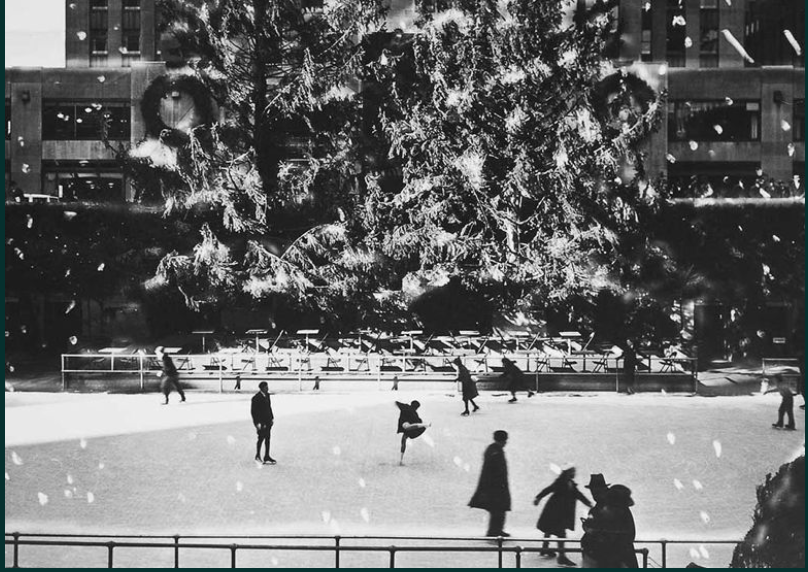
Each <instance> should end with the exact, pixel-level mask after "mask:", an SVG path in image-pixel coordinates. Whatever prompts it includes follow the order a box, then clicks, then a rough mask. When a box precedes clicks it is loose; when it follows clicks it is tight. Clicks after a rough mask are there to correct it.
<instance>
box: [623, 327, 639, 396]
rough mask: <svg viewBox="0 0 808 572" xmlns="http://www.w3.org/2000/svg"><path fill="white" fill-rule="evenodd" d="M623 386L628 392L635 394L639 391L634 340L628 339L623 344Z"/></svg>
mask: <svg viewBox="0 0 808 572" xmlns="http://www.w3.org/2000/svg"><path fill="white" fill-rule="evenodd" d="M622 349H623V387H624V388H625V391H626V393H628V394H629V395H634V394H635V393H636V392H637V386H636V379H635V378H636V374H637V352H636V350H635V349H634V342H633V341H631V340H626V343H625V344H624V345H623V348H622Z"/></svg>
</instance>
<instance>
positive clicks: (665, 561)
mask: <svg viewBox="0 0 808 572" xmlns="http://www.w3.org/2000/svg"><path fill="white" fill-rule="evenodd" d="M660 544H661V545H662V567H663V568H667V567H668V541H667V540H660Z"/></svg>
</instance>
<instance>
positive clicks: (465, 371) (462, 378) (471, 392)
mask: <svg viewBox="0 0 808 572" xmlns="http://www.w3.org/2000/svg"><path fill="white" fill-rule="evenodd" d="M452 363H453V364H454V365H455V366H456V367H457V381H459V382H460V387H461V389H462V391H463V405H464V406H465V410H464V411H463V413H461V414H460V415H463V416H465V415H468V414H469V402H471V405H472V406H473V407H474V411H477V410H478V409H480V408H479V407H478V406H477V404H476V403H474V398H475V397H477V396H478V395H479V393H478V392H477V383H476V382H475V381H474V378H473V377H471V372H470V371H469V368H467V367H466V366H465V365H463V360H461V359H460V358H459V357H456V358H455V359H454V360H453V361H452Z"/></svg>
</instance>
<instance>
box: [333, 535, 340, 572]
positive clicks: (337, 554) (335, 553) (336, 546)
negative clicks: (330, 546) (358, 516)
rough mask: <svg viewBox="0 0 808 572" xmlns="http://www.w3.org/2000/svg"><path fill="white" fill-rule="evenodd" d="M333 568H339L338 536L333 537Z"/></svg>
mask: <svg viewBox="0 0 808 572" xmlns="http://www.w3.org/2000/svg"><path fill="white" fill-rule="evenodd" d="M334 568H339V536H335V537H334Z"/></svg>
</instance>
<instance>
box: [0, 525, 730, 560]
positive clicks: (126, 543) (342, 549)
mask: <svg viewBox="0 0 808 572" xmlns="http://www.w3.org/2000/svg"><path fill="white" fill-rule="evenodd" d="M5 536H6V539H5V542H6V546H7V547H8V546H11V547H12V556H11V565H10V567H12V568H19V567H20V566H22V565H24V564H25V563H24V562H22V563H21V557H20V547H32V548H33V547H63V548H70V547H74V548H77V547H82V548H98V549H100V550H99V556H98V560H101V559H102V558H103V557H102V555H101V554H100V553H101V552H102V551H105V552H106V565H107V567H108V568H114V567H115V558H116V554H117V553H116V549H124V548H126V549H133V548H134V549H139V548H142V549H165V550H166V552H167V553H170V554H173V566H174V568H179V567H180V555H181V553H187V551H192V550H195V551H223V552H225V553H226V554H228V555H229V562H230V567H231V568H237V567H238V565H239V560H238V554H239V551H285V552H333V554H334V559H333V567H334V568H340V567H341V564H342V560H341V558H342V557H344V555H346V554H349V553H379V554H387V563H388V567H389V568H395V567H396V565H397V564H399V563H400V560H399V559H398V558H399V557H400V555H401V554H415V553H422V554H434V553H454V554H480V555H481V556H482V555H485V556H488V555H493V556H495V557H496V562H497V567H498V568H521V567H522V566H523V564H526V562H525V558H528V557H530V556H532V555H537V554H538V553H539V552H541V551H542V550H543V547H542V543H543V542H544V540H545V539H543V538H507V539H506V538H503V537H495V538H493V537H475V536H429V537H428V536H371V535H362V536H349V535H335V536H329V535H254V536H253V535H191V534H189V535H179V534H175V535H100V534H87V535H81V534H49V533H41V534H39V533H20V532H7V533H6V535H5ZM211 541H215V542H211ZM234 541H236V542H234ZM553 541H555V539H553ZM298 542H304V543H303V544H298ZM564 542H565V548H564V550H565V552H569V553H571V554H579V555H580V554H581V547H580V539H565V540H564ZM738 542H739V541H737V540H727V539H720V540H717V539H689V540H671V539H644V540H636V541H635V543H634V544H635V550H634V551H635V553H636V554H637V555H638V557H639V560H640V567H641V568H649V567H659V568H667V567H668V564H669V556H670V548H671V546H675V545H683V546H687V545H691V546H696V545H698V546H699V547H700V549H701V550H704V546H705V545H733V546H734V545H736V544H738ZM435 543H437V544H435ZM690 553H691V554H692V553H693V549H691V552H690ZM6 558H7V562H6V566H7V567H8V566H9V563H8V553H7V555H6ZM657 558H658V560H657ZM486 562H487V561H486ZM83 564H86V565H88V566H91V565H97V562H96V560H89V561H86V562H84V563H83ZM527 564H528V565H530V566H531V567H532V566H533V563H530V562H528V563H527ZM651 564H653V565H654V566H651ZM684 564H685V563H684V562H681V563H680V562H676V563H675V565H674V566H673V567H676V568H681V567H683V566H684ZM122 566H126V564H125V563H124V564H123V565H122Z"/></svg>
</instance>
